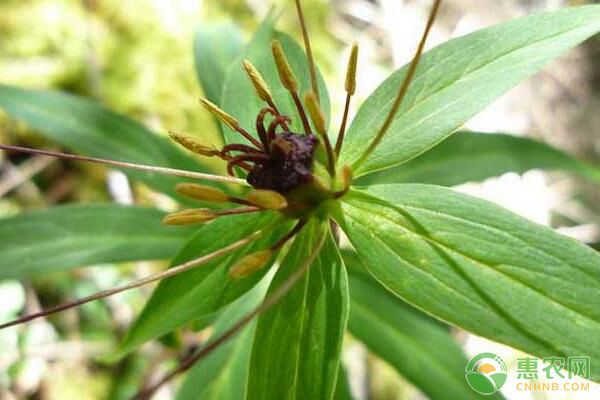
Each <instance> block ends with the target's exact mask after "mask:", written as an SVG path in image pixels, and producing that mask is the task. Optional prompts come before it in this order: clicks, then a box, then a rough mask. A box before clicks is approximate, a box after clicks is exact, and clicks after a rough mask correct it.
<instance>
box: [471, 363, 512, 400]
mask: <svg viewBox="0 0 600 400" xmlns="http://www.w3.org/2000/svg"><path fill="white" fill-rule="evenodd" d="M507 376H508V374H507V369H506V364H505V363H504V360H502V359H501V358H500V357H499V356H497V355H496V354H494V353H480V354H477V355H476V356H475V357H473V358H472V359H471V361H469V363H468V364H467V367H466V368H465V378H467V382H468V383H469V386H471V389H473V390H474V391H476V392H477V393H480V394H483V395H490V394H494V393H496V392H497V391H498V390H500V388H501V387H502V385H504V384H505V383H506V378H507Z"/></svg>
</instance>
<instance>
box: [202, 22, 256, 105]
mask: <svg viewBox="0 0 600 400" xmlns="http://www.w3.org/2000/svg"><path fill="white" fill-rule="evenodd" d="M243 47H244V46H243V41H242V32H241V31H240V29H239V28H238V27H237V26H236V25H234V24H232V23H214V24H202V25H200V26H199V27H198V30H197V31H196V35H195V36H194V62H195V66H196V75H197V76H198V81H199V82H200V85H201V86H202V90H203V91H204V95H205V96H206V98H207V99H208V100H210V101H212V102H213V103H215V104H221V95H222V92H223V86H224V84H225V75H226V73H227V71H228V70H229V68H230V67H231V64H232V63H233V62H234V61H235V60H236V59H238V57H239V56H240V54H241V52H242V49H243Z"/></svg>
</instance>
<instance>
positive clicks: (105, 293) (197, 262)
mask: <svg viewBox="0 0 600 400" xmlns="http://www.w3.org/2000/svg"><path fill="white" fill-rule="evenodd" d="M265 232H266V230H259V231H256V232H254V233H252V234H250V235H249V236H247V237H246V238H244V239H241V240H238V241H237V242H235V243H232V244H230V245H229V246H225V247H223V248H222V249H219V250H217V251H214V252H212V253H209V254H206V255H204V256H201V257H198V258H195V259H193V260H190V261H188V262H186V263H183V264H179V265H177V266H175V267H172V268H169V269H168V270H166V271H162V272H158V273H156V274H152V275H149V276H147V277H145V278H142V279H139V280H137V281H134V282H131V283H128V284H126V285H123V286H119V287H115V288H112V289H108V290H102V291H100V292H97V293H95V294H92V295H90V296H86V297H83V298H81V299H79V300H76V301H73V302H70V303H65V304H61V305H58V306H55V307H51V308H47V309H45V310H42V311H40V312H37V313H34V314H29V315H26V316H24V317H21V318H18V319H15V320H13V321H10V322H6V323H4V324H1V325H0V329H4V328H8V327H10V326H14V325H18V324H22V323H25V322H29V321H31V320H34V319H37V318H43V317H47V316H48V315H51V314H55V313H57V312H60V311H64V310H68V309H70V308H73V307H77V306H80V305H82V304H85V303H89V302H91V301H94V300H99V299H102V298H105V297H109V296H112V295H115V294H117V293H121V292H124V291H126V290H129V289H134V288H137V287H140V286H143V285H147V284H149V283H152V282H155V281H159V280H161V279H166V278H170V277H172V276H175V275H178V274H180V273H182V272H185V271H187V270H190V269H192V268H195V267H198V266H201V265H203V264H206V263H208V262H210V261H212V260H214V259H216V258H218V257H221V256H223V255H225V254H228V253H230V252H232V251H234V250H237V249H239V248H242V247H244V246H246V245H247V244H248V243H251V242H253V241H254V240H256V239H258V238H259V237H260V236H262V235H264V233H265Z"/></svg>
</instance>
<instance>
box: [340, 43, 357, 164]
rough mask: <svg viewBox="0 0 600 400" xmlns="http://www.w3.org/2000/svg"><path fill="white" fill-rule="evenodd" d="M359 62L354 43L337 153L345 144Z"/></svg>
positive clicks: (347, 76)
mask: <svg viewBox="0 0 600 400" xmlns="http://www.w3.org/2000/svg"><path fill="white" fill-rule="evenodd" d="M357 64H358V44H356V43H354V45H352V52H351V53H350V59H349V60H348V70H347V71H346V85H345V86H346V103H345V105H344V116H343V117H342V124H341V125H340V132H339V133H338V137H337V140H336V142H335V154H336V155H339V154H340V151H342V145H343V144H344V135H345V134H346V124H347V122H348V114H349V112H350V99H352V96H353V95H354V92H355V91H356V68H357Z"/></svg>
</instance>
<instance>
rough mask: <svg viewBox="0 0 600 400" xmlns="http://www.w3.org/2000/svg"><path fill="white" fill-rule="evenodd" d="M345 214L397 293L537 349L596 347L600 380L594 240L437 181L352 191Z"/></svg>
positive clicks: (355, 239)
mask: <svg viewBox="0 0 600 400" xmlns="http://www.w3.org/2000/svg"><path fill="white" fill-rule="evenodd" d="M373 196H376V197H373ZM337 219H338V221H339V222H340V224H341V225H342V226H343V229H344V231H345V232H346V234H347V235H348V237H349V239H350V241H351V242H352V244H353V245H354V247H355V248H356V251H357V252H358V255H359V257H360V259H361V261H362V262H363V264H364V265H365V267H366V268H367V269H368V270H369V272H370V273H371V274H372V275H373V276H374V277H375V278H376V279H377V280H378V281H379V282H380V283H381V284H383V285H384V286H385V287H386V288H388V289H389V290H390V291H392V292H393V293H394V294H396V295H398V296H400V297H401V298H403V299H404V300H406V301H408V302H409V303H412V304H413V305H415V306H417V307H418V308H420V309H422V310H424V311H426V312H428V313H430V314H433V315H435V316H436V317H438V318H440V319H442V320H444V321H447V322H449V323H452V324H455V325H457V326H460V327H462V328H464V329H466V330H469V331H471V332H474V333H475V334H477V335H480V336H484V337H487V338H490V339H492V340H495V341H498V342H501V343H506V344H508V345H511V346H513V347H515V348H518V349H521V350H523V351H525V352H528V353H530V354H533V355H536V356H553V355H554V356H580V355H585V356H589V357H591V360H592V361H591V368H592V378H593V379H595V380H600V308H598V304H599V303H600V255H599V254H598V253H597V252H595V251H594V250H592V249H590V248H589V247H587V246H585V245H583V244H581V243H579V242H577V241H575V240H572V239H570V238H567V237H564V236H561V235H559V234H557V233H555V232H554V231H552V230H551V229H548V228H545V227H542V226H539V225H537V224H534V223H532V222H529V221H527V220H525V219H523V218H521V217H518V216H516V215H514V214H512V213H510V212H508V211H506V210H504V209H502V208H500V207H498V206H495V205H493V204H491V203H488V202H486V201H483V200H479V199H476V198H473V197H470V196H466V195H464V194H459V193H455V192H453V191H451V190H448V189H445V188H441V187H437V186H430V185H411V184H398V185H377V186H372V187H370V188H369V195H367V194H364V193H359V192H352V193H351V194H350V195H348V196H347V197H346V198H345V203H344V204H343V215H339V216H338V217H337Z"/></svg>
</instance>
